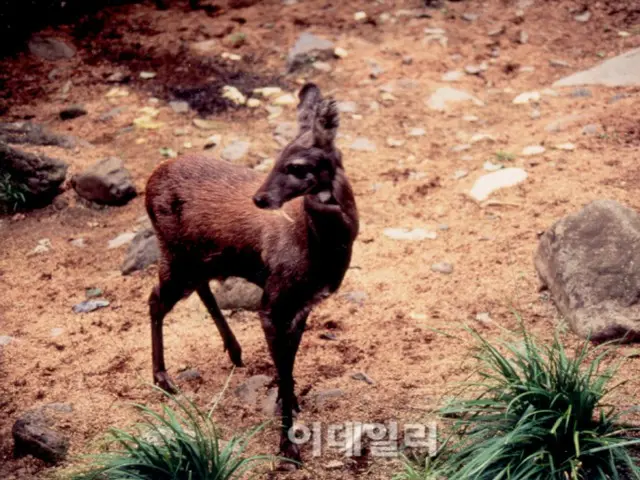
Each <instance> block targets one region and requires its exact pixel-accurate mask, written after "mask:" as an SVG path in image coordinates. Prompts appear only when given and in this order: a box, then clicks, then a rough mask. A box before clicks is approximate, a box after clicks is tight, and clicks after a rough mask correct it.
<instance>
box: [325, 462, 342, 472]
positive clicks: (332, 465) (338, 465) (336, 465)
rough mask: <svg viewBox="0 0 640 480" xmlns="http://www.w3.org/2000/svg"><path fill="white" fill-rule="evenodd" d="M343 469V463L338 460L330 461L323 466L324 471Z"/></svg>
mask: <svg viewBox="0 0 640 480" xmlns="http://www.w3.org/2000/svg"><path fill="white" fill-rule="evenodd" d="M343 467H344V462H341V461H340V460H331V461H329V462H327V463H325V464H324V468H325V469H326V470H339V469H341V468H343Z"/></svg>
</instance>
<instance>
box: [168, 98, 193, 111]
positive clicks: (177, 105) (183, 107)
mask: <svg viewBox="0 0 640 480" xmlns="http://www.w3.org/2000/svg"><path fill="white" fill-rule="evenodd" d="M169 107H171V110H173V111H174V112H175V113H189V103H188V102H183V101H181V100H177V101H174V102H169Z"/></svg>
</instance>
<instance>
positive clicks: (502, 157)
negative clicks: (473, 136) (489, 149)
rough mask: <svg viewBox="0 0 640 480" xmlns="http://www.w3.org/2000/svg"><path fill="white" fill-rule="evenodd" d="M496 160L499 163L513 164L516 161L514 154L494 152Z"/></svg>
mask: <svg viewBox="0 0 640 480" xmlns="http://www.w3.org/2000/svg"><path fill="white" fill-rule="evenodd" d="M496 159H498V161H500V162H513V161H514V160H515V159H516V156H515V154H513V153H511V152H503V151H499V152H496Z"/></svg>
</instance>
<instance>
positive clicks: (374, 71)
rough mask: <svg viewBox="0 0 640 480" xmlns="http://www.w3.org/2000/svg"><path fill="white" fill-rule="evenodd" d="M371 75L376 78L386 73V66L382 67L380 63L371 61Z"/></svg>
mask: <svg viewBox="0 0 640 480" xmlns="http://www.w3.org/2000/svg"><path fill="white" fill-rule="evenodd" d="M369 67H370V70H369V77H371V78H372V79H374V80H375V79H376V78H379V77H380V75H382V74H383V73H384V68H382V67H381V66H380V65H378V64H377V63H376V62H372V61H370V62H369Z"/></svg>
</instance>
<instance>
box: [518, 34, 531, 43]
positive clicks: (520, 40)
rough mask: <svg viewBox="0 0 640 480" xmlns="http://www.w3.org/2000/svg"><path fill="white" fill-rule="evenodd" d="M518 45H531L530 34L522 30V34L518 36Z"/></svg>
mask: <svg viewBox="0 0 640 480" xmlns="http://www.w3.org/2000/svg"><path fill="white" fill-rule="evenodd" d="M518 43H520V44H522V45H525V44H527V43H529V34H528V33H527V32H525V31H524V30H520V33H519V34H518Z"/></svg>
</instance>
